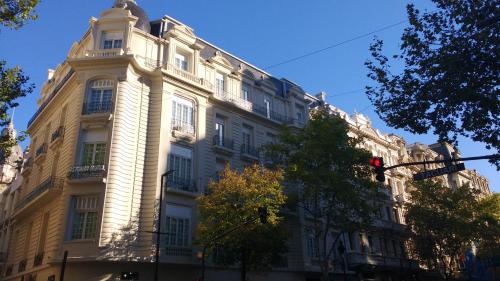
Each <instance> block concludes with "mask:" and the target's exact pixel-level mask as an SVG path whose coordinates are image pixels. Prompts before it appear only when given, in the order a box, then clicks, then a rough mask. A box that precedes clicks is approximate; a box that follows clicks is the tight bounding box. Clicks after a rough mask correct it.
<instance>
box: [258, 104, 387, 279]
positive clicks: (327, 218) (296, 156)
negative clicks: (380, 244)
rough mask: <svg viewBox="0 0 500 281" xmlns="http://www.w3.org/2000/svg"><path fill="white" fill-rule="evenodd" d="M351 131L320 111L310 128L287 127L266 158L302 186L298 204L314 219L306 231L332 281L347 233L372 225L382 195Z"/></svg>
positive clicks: (366, 154) (324, 273) (325, 274)
mask: <svg viewBox="0 0 500 281" xmlns="http://www.w3.org/2000/svg"><path fill="white" fill-rule="evenodd" d="M349 131H350V129H349V125H348V124H347V123H346V122H345V121H344V120H343V119H341V118H340V117H337V116H333V115H331V114H329V111H328V108H320V109H318V110H316V111H314V112H312V114H311V119H310V120H309V122H308V123H307V124H306V126H305V127H304V128H302V129H299V130H295V131H291V130H289V129H283V131H282V133H281V134H280V136H279V139H280V141H279V143H278V144H271V145H268V146H267V147H266V153H265V154H266V156H267V157H268V158H269V159H271V160H272V161H273V163H277V164H282V165H283V166H284V167H285V171H286V173H285V175H286V176H285V179H286V181H287V182H290V183H293V184H295V185H298V186H300V188H299V190H298V193H299V195H298V196H296V197H297V198H298V199H297V206H298V207H299V208H302V209H303V210H304V213H305V215H306V216H308V217H309V218H310V219H311V221H312V225H308V226H306V228H307V229H306V230H307V231H308V232H310V233H311V234H312V236H313V238H314V241H315V243H314V245H315V246H314V247H315V248H316V249H315V250H314V252H315V253H317V255H318V256H317V258H318V259H319V261H320V266H321V271H322V278H323V280H329V279H328V278H329V277H328V275H329V272H330V271H331V269H332V268H331V267H332V266H331V265H332V262H333V261H334V259H335V258H334V257H335V248H336V247H337V246H338V245H339V244H337V241H338V239H339V238H340V236H341V234H342V233H345V232H350V231H356V230H362V229H364V228H365V227H367V226H369V225H370V223H371V216H372V214H373V213H374V211H375V209H376V208H378V206H377V205H376V202H378V200H379V199H380V198H379V196H381V195H380V193H378V192H377V188H376V186H378V184H375V183H374V182H373V181H372V180H371V177H372V172H371V168H370V166H369V164H368V163H369V159H370V157H371V154H370V153H369V152H368V151H366V150H364V149H360V148H358V146H359V145H360V144H361V142H362V139H361V138H358V137H353V136H350V135H351V134H350V133H349Z"/></svg>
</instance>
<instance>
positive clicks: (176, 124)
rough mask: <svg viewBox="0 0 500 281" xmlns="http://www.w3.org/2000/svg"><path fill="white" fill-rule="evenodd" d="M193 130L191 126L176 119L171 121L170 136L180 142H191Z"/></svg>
mask: <svg viewBox="0 0 500 281" xmlns="http://www.w3.org/2000/svg"><path fill="white" fill-rule="evenodd" d="M194 135H195V130H194V126H193V124H190V123H187V122H183V121H181V120H178V119H173V120H172V136H173V137H175V138H178V139H181V140H185V141H188V142H191V141H192V140H193V139H194Z"/></svg>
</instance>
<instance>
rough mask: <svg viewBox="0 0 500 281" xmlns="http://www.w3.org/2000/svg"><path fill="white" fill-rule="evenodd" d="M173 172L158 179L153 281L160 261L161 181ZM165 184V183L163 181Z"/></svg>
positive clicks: (155, 280)
mask: <svg viewBox="0 0 500 281" xmlns="http://www.w3.org/2000/svg"><path fill="white" fill-rule="evenodd" d="M174 171H175V170H169V171H167V172H165V173H164V174H163V175H161V178H160V202H159V203H158V220H157V226H156V232H155V233H156V249H155V277H154V281H158V265H159V259H160V234H161V205H162V202H163V179H164V178H165V177H167V176H168V175H170V174H171V173H173V172H174ZM165 182H166V181H165Z"/></svg>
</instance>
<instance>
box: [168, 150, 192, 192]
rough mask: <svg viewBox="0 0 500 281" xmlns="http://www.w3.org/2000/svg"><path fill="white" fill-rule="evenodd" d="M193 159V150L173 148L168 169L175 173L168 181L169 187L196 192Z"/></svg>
mask: <svg viewBox="0 0 500 281" xmlns="http://www.w3.org/2000/svg"><path fill="white" fill-rule="evenodd" d="M192 157H193V150H192V149H190V148H185V147H181V146H178V145H172V146H171V152H170V154H169V157H168V167H169V169H170V170H174V172H173V173H172V174H171V176H170V177H169V179H168V181H167V187H169V188H174V189H179V190H184V191H191V192H194V191H196V189H195V184H194V181H193V178H192V170H193V164H192Z"/></svg>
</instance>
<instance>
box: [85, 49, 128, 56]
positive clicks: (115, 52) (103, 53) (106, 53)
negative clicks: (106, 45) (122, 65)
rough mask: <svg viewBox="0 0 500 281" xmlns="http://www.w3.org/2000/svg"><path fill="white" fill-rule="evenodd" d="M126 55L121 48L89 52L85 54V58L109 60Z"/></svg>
mask: <svg viewBox="0 0 500 281" xmlns="http://www.w3.org/2000/svg"><path fill="white" fill-rule="evenodd" d="M124 54H125V52H124V51H123V49H121V48H118V49H99V50H88V51H86V52H85V56H86V57H91V58H109V57H116V56H122V55H124Z"/></svg>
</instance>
